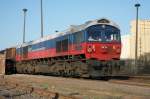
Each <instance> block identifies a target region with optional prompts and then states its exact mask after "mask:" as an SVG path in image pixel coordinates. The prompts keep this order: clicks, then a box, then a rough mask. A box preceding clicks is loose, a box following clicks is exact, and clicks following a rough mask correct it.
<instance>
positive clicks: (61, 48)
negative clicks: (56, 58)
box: [56, 38, 69, 52]
mask: <svg viewBox="0 0 150 99" xmlns="http://www.w3.org/2000/svg"><path fill="white" fill-rule="evenodd" d="M68 43H69V40H68V38H66V39H63V40H59V41H56V52H66V51H68Z"/></svg>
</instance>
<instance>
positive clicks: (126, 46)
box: [121, 34, 130, 59]
mask: <svg viewBox="0 0 150 99" xmlns="http://www.w3.org/2000/svg"><path fill="white" fill-rule="evenodd" d="M121 42H122V49H121V59H128V58H130V35H129V34H126V35H122V36H121Z"/></svg>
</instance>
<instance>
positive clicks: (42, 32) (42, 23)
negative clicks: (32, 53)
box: [41, 0, 43, 38]
mask: <svg viewBox="0 0 150 99" xmlns="http://www.w3.org/2000/svg"><path fill="white" fill-rule="evenodd" d="M41 38H43V0H41Z"/></svg>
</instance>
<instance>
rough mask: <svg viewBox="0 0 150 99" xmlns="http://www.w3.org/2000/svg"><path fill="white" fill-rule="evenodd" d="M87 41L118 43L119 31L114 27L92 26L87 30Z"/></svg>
mask: <svg viewBox="0 0 150 99" xmlns="http://www.w3.org/2000/svg"><path fill="white" fill-rule="evenodd" d="M87 40H88V41H100V42H111V41H117V42H120V41H121V39H120V31H119V29H117V28H116V27H113V26H109V25H94V26H91V27H89V28H88V29H87Z"/></svg>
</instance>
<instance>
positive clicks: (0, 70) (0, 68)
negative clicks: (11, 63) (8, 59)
mask: <svg viewBox="0 0 150 99" xmlns="http://www.w3.org/2000/svg"><path fill="white" fill-rule="evenodd" d="M1 74H2V75H3V74H5V54H0V75H1Z"/></svg>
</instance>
